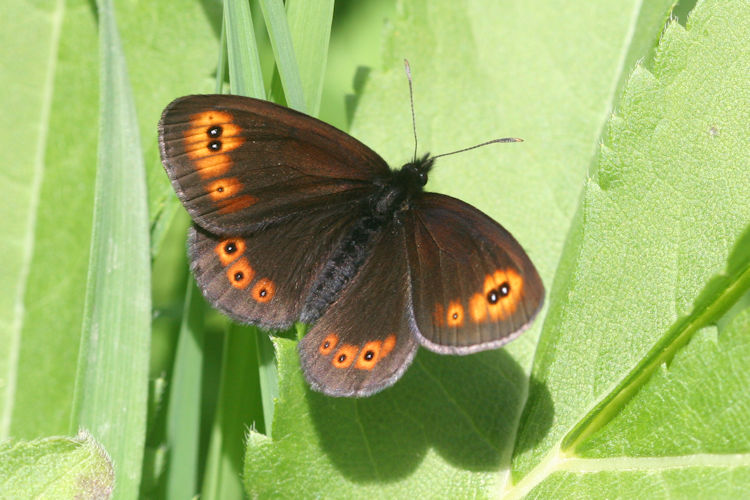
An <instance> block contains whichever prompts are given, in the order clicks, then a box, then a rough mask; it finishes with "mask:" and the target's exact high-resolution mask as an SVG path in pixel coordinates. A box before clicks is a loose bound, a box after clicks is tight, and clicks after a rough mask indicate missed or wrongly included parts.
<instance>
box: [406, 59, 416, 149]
mask: <svg viewBox="0 0 750 500" xmlns="http://www.w3.org/2000/svg"><path fill="white" fill-rule="evenodd" d="M404 70H405V71H406V79H407V80H408V81H409V104H411V129H412V130H413V131H414V161H415V162H416V161H417V119H416V118H415V116H414V89H413V87H412V83H411V66H409V60H408V59H404Z"/></svg>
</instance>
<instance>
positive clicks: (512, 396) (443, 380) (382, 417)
mask: <svg viewBox="0 0 750 500" xmlns="http://www.w3.org/2000/svg"><path fill="white" fill-rule="evenodd" d="M526 384H527V380H526V375H525V374H524V372H523V371H522V370H521V368H520V366H519V365H518V364H517V363H516V361H515V360H514V359H513V358H512V357H511V356H510V355H508V354H507V353H506V352H505V351H502V350H494V351H486V352H481V353H477V354H472V355H469V356H442V355H438V354H435V353H432V352H430V351H427V350H426V349H420V351H419V352H418V354H417V356H416V358H415V360H414V363H413V365H412V366H411V367H410V369H409V370H408V371H407V372H406V374H405V375H404V377H403V378H402V379H401V380H400V381H399V382H398V383H397V384H396V385H395V386H393V387H392V388H389V389H387V390H385V391H383V392H381V393H379V394H376V395H374V396H371V397H369V398H359V399H357V398H331V397H328V396H325V395H322V394H319V393H316V392H313V391H307V397H308V403H309V410H310V414H311V416H312V420H313V423H314V425H315V427H316V431H317V433H318V436H319V439H320V443H321V446H322V447H323V449H324V450H325V452H326V453H327V454H328V456H329V457H330V458H331V461H332V462H333V463H334V464H335V466H336V467H337V468H338V469H339V470H340V471H341V472H342V473H343V474H344V475H345V476H347V477H349V478H350V479H351V480H353V481H356V482H362V483H367V482H390V481H397V480H399V479H402V478H404V477H407V476H409V475H410V474H411V473H412V472H413V471H414V470H416V469H417V468H418V467H419V466H420V464H421V462H422V461H423V460H424V459H425V456H426V455H427V452H428V451H429V450H430V449H435V450H437V452H438V454H439V455H440V457H441V458H442V459H443V460H445V461H446V462H447V463H448V464H449V466H453V467H457V468H460V469H466V470H470V471H497V470H501V469H503V468H506V467H508V465H509V464H508V462H509V460H510V456H511V451H512V449H511V448H512V446H513V444H514V443H513V441H514V438H515V434H516V432H515V426H516V425H517V419H518V412H519V406H520V405H522V404H523V401H522V400H523V398H524V397H525V394H526V388H525V387H526ZM535 397H536V401H537V403H540V402H541V404H544V405H546V406H547V408H548V411H546V412H545V414H546V415H549V418H548V419H546V421H545V422H542V423H540V424H541V426H542V427H544V430H542V428H541V427H540V431H542V432H540V433H539V436H540V438H541V437H543V435H544V434H545V433H546V430H547V429H549V426H550V423H551V421H552V404H551V400H550V397H549V392H548V391H546V390H545V389H544V387H541V386H540V385H539V384H536V385H535Z"/></svg>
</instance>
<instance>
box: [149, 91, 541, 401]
mask: <svg viewBox="0 0 750 500" xmlns="http://www.w3.org/2000/svg"><path fill="white" fill-rule="evenodd" d="M500 141H503V140H500ZM504 141H506V142H509V141H511V139H508V140H504ZM159 145H160V150H161V158H162V162H163V163H164V167H165V169H166V171H167V174H168V175H169V178H170V180H171V181H172V185H173V186H174V189H175V191H176V192H177V196H178V197H179V199H180V201H181V202H182V204H183V205H184V206H185V208H186V209H187V211H188V212H189V213H190V216H191V217H192V218H193V221H194V223H195V225H194V227H193V228H192V229H191V230H190V234H189V254H190V261H191V268H192V270H193V273H194V274H195V278H196V280H197V281H198V285H199V286H200V288H201V290H202V291H203V294H204V295H205V296H206V298H207V299H208V301H209V302H210V303H211V304H213V306H214V307H216V308H217V309H219V310H221V311H223V312H224V313H226V314H227V315H228V316H230V317H232V318H234V319H235V320H237V321H240V322H242V323H252V324H255V325H259V326H262V327H265V328H271V329H281V328H286V327H288V326H290V325H292V324H293V323H294V322H295V321H297V320H301V321H303V322H305V323H309V324H312V327H311V329H310V331H309V332H308V333H307V335H306V336H305V337H304V338H303V339H302V340H301V341H300V343H299V346H298V349H299V354H300V362H301V365H302V369H303V371H304V374H305V377H306V378H307V380H308V382H309V383H310V386H311V387H312V388H313V389H315V390H318V391H320V392H323V393H325V394H329V395H332V396H367V395H370V394H373V393H375V392H378V391H380V390H382V389H384V388H386V387H388V386H390V385H392V384H394V383H395V382H396V381H397V380H398V379H399V377H401V375H402V374H403V373H404V371H405V370H406V368H407V367H408V366H409V364H410V363H411V361H412V359H413V358H414V355H415V353H416V351H417V346H418V345H420V344H421V345H422V346H424V347H426V348H427V349H430V350H432V351H435V352H439V353H445V354H468V353H473V352H477V351H482V350H485V349H494V348H497V347H500V346H502V345H503V344H505V343H507V342H509V341H510V340H512V339H513V338H515V337H516V336H518V335H519V334H520V333H521V332H522V331H523V330H524V329H525V328H526V327H527V326H528V325H529V323H530V322H531V321H532V319H533V318H534V316H535V315H536V313H537V312H538V311H539V308H540V306H541V304H542V301H543V297H544V287H543V285H542V281H541V279H540V278H539V275H538V273H537V271H536V269H535V268H534V265H533V264H532V263H531V261H530V260H529V258H528V257H527V255H526V253H525V252H524V250H523V248H521V246H520V245H519V244H518V242H516V240H515V239H514V238H513V236H511V234H510V233H509V232H508V231H506V230H505V229H503V227H502V226H500V225H499V224H498V223H497V222H495V221H494V220H492V219H491V218H490V217H488V216H487V215H485V214H483V213H482V212H480V211H479V210H477V209H476V208H474V207H472V206H470V205H468V204H466V203H464V202H462V201H460V200H457V199H455V198H451V197H449V196H445V195H442V194H436V193H427V192H425V191H424V185H425V184H426V182H427V175H428V173H429V172H430V169H431V168H432V166H433V162H434V157H430V156H429V155H426V156H424V157H422V158H418V159H415V160H414V161H412V162H409V163H407V164H406V165H404V166H403V167H402V168H400V169H398V170H391V169H390V168H389V167H388V165H387V164H386V162H385V161H384V160H383V159H382V158H381V157H380V156H379V155H378V154H377V153H375V152H374V151H372V150H371V149H370V148H368V147H367V146H365V145H364V144H362V143H361V142H359V141H357V140H356V139H354V138H353V137H351V136H349V135H348V134H346V133H344V132H342V131H340V130H338V129H336V128H334V127H332V126H330V125H328V124H326V123H323V122H321V121H319V120H317V119H315V118H312V117H310V116H307V115H304V114H302V113H298V112H296V111H293V110H291V109H288V108H284V107H281V106H277V105H275V104H272V103H269V102H266V101H262V100H257V99H251V98H247V97H240V96H232V95H194V96H187V97H181V98H179V99H177V100H175V101H174V102H172V103H171V104H170V105H169V106H167V108H166V109H165V110H164V113H163V115H162V118H161V121H160V123H159Z"/></svg>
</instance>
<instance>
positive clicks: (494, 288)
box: [472, 268, 523, 321]
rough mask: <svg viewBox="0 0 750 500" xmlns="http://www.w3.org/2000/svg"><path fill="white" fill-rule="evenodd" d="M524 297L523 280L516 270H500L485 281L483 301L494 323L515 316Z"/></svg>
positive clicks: (488, 276)
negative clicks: (519, 302)
mask: <svg viewBox="0 0 750 500" xmlns="http://www.w3.org/2000/svg"><path fill="white" fill-rule="evenodd" d="M522 296H523V278H522V277H521V275H520V274H518V272H517V271H516V270H515V269H511V268H507V269H498V270H496V271H495V272H494V273H492V274H488V275H487V276H486V277H485V279H484V295H483V299H484V303H485V305H486V309H487V312H488V313H489V317H490V318H491V319H492V320H493V321H497V320H500V319H505V318H507V317H508V316H510V315H511V314H513V312H514V311H515V310H516V307H517V306H518V301H519V300H520V299H521V297H522ZM472 317H473V316H472Z"/></svg>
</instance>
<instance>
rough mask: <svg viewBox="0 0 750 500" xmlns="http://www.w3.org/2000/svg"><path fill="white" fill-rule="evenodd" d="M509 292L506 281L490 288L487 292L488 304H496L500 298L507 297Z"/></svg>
mask: <svg viewBox="0 0 750 500" xmlns="http://www.w3.org/2000/svg"><path fill="white" fill-rule="evenodd" d="M509 294H510V284H509V283H508V282H507V281H506V282H504V283H503V284H501V285H500V286H499V287H497V288H495V289H492V290H490V292H489V293H488V294H487V302H489V303H490V304H497V302H498V301H499V300H500V299H503V298H505V297H507V296H508V295H509Z"/></svg>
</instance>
